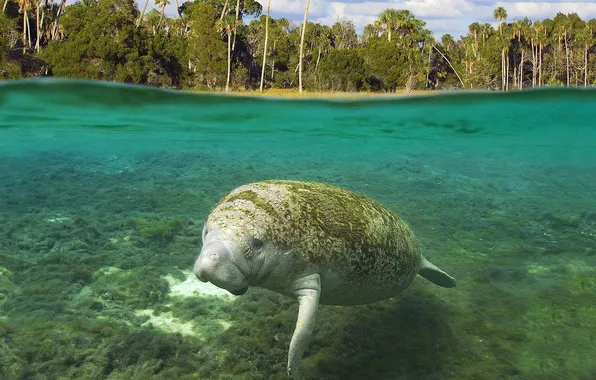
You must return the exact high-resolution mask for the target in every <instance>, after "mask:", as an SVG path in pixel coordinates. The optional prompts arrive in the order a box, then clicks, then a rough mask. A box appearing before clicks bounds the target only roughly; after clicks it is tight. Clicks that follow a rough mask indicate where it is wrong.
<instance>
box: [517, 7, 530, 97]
mask: <svg viewBox="0 0 596 380" xmlns="http://www.w3.org/2000/svg"><path fill="white" fill-rule="evenodd" d="M531 28H532V21H530V19H528V18H527V17H524V19H523V20H518V21H517V22H515V23H514V24H513V38H515V36H516V35H517V41H518V44H519V47H520V49H521V58H520V62H519V70H518V75H514V76H513V77H514V78H517V79H515V80H517V83H518V88H519V89H520V90H521V89H522V87H523V79H524V62H525V61H524V55H525V52H526V47H525V46H524V44H525V43H526V37H527V36H529V35H530V29H531ZM522 37H523V40H522ZM514 70H515V69H514Z"/></svg>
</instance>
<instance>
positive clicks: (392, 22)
mask: <svg viewBox="0 0 596 380" xmlns="http://www.w3.org/2000/svg"><path fill="white" fill-rule="evenodd" d="M399 17H400V15H399V11H398V10H396V9H385V10H384V11H383V12H382V13H381V14H380V15H379V23H380V24H381V25H385V29H386V30H387V40H388V41H390V42H391V32H392V31H393V30H395V29H396V28H397V26H398V24H399Z"/></svg>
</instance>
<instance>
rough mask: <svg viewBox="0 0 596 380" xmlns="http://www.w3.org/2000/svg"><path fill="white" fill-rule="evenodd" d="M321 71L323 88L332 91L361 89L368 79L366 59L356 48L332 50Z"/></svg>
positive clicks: (323, 61)
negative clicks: (365, 65)
mask: <svg viewBox="0 0 596 380" xmlns="http://www.w3.org/2000/svg"><path fill="white" fill-rule="evenodd" d="M319 73H320V74H319V75H320V86H321V88H322V89H325V90H330V91H360V90H361V89H362V87H363V85H364V83H365V81H366V69H365V67H364V59H362V57H361V56H360V54H359V52H358V50H356V49H342V50H332V51H331V52H330V53H329V54H328V55H326V56H325V58H323V60H322V61H321V64H320V66H319Z"/></svg>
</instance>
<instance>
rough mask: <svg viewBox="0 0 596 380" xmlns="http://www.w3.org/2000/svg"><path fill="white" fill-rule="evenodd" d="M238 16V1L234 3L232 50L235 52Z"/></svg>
mask: <svg viewBox="0 0 596 380" xmlns="http://www.w3.org/2000/svg"><path fill="white" fill-rule="evenodd" d="M239 15H240V0H238V1H237V2H236V18H235V19H234V41H233V42H232V50H234V51H236V36H237V35H238V21H239V20H240V18H239Z"/></svg>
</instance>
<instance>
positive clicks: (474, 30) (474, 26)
mask: <svg viewBox="0 0 596 380" xmlns="http://www.w3.org/2000/svg"><path fill="white" fill-rule="evenodd" d="M468 29H469V31H470V33H471V34H472V35H473V36H474V50H473V52H474V58H478V33H480V30H481V29H482V27H481V26H480V23H478V22H473V23H471V24H470V26H468Z"/></svg>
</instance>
